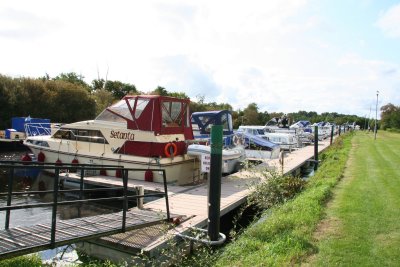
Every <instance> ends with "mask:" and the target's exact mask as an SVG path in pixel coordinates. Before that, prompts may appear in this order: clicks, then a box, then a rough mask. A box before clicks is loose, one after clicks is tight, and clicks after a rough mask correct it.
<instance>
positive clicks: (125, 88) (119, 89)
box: [105, 81, 138, 99]
mask: <svg viewBox="0 0 400 267" xmlns="http://www.w3.org/2000/svg"><path fill="white" fill-rule="evenodd" d="M105 89H106V90H107V91H109V92H111V93H112V95H113V97H114V98H115V99H121V98H123V97H124V96H125V95H127V94H137V93H138V91H137V90H136V87H135V85H133V84H129V83H123V82H120V81H107V82H106V83H105Z"/></svg>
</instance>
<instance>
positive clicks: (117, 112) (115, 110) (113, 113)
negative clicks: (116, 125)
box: [96, 99, 132, 122]
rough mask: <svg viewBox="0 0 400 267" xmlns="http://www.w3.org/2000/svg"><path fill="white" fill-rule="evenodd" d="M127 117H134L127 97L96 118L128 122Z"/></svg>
mask: <svg viewBox="0 0 400 267" xmlns="http://www.w3.org/2000/svg"><path fill="white" fill-rule="evenodd" d="M126 119H132V116H131V112H130V110H129V107H128V104H127V103H126V101H125V99H123V100H120V101H118V102H117V103H116V104H114V105H112V106H111V107H109V108H107V109H105V110H104V111H103V112H102V113H100V115H99V116H97V118H96V120H101V121H111V122H126Z"/></svg>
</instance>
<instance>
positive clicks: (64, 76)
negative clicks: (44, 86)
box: [47, 72, 90, 90]
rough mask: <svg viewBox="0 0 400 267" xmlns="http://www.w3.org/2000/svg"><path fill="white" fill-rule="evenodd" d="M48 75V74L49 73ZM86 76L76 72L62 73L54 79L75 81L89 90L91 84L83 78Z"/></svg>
mask: <svg viewBox="0 0 400 267" xmlns="http://www.w3.org/2000/svg"><path fill="white" fill-rule="evenodd" d="M47 76H48V75H47ZM84 78H85V77H84V76H83V75H80V74H76V73H75V72H68V73H61V74H60V75H58V76H56V77H55V78H53V80H54V81H64V82H69V83H73V84H76V85H80V86H82V87H84V88H85V89H87V90H89V89H90V86H89V85H88V84H87V83H86V82H85V81H84V80H83V79H84Z"/></svg>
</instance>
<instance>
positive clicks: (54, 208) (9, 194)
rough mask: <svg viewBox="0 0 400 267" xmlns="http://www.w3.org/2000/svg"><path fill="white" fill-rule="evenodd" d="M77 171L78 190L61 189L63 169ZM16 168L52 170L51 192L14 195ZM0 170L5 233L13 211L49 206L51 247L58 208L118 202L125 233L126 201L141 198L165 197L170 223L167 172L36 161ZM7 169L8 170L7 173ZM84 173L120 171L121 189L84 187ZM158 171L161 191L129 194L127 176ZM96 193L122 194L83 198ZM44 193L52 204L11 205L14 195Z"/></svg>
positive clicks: (5, 164)
mask: <svg viewBox="0 0 400 267" xmlns="http://www.w3.org/2000/svg"><path fill="white" fill-rule="evenodd" d="M72 168H73V169H76V170H78V173H79V170H80V183H79V184H80V187H79V189H68V190H64V189H61V188H60V172H61V170H64V169H72ZM18 169H40V170H54V173H55V175H54V182H53V189H52V190H40V189H39V190H36V191H34V190H32V191H26V190H22V191H17V192H13V188H14V185H15V181H14V171H15V170H18ZM0 170H4V171H5V172H8V184H7V188H8V190H7V192H5V193H0V197H6V199H7V200H6V205H5V206H1V207H0V212H1V211H5V212H6V213H5V226H4V228H5V229H6V230H7V229H9V226H10V217H11V211H12V210H19V209H28V208H40V207H49V206H50V207H52V220H51V239H50V242H49V246H50V247H53V248H54V247H55V245H56V231H57V229H56V227H57V224H56V221H57V209H58V206H60V205H71V204H75V203H78V204H83V203H90V202H104V201H121V202H122V220H121V228H120V232H125V231H126V218H127V215H126V213H127V211H128V201H129V200H130V199H137V200H139V199H143V198H144V197H164V198H165V205H166V220H167V221H170V218H171V217H170V211H169V201H168V188H167V178H166V172H165V170H164V169H147V168H146V169H136V168H124V167H123V166H116V165H101V166H96V165H93V164H63V165H62V166H60V165H57V164H55V163H52V164H50V163H38V162H29V161H0ZM7 170H8V171H7ZM87 170H106V171H107V170H115V171H117V170H119V171H121V174H122V186H115V187H112V188H91V189H86V188H84V179H85V175H84V174H85V171H87ZM148 170H150V171H157V172H162V175H163V183H164V192H155V193H146V194H144V193H143V194H140V193H139V194H136V195H131V194H129V195H128V174H129V172H133V171H134V172H137V171H142V172H143V171H148ZM98 191H107V192H109V191H120V192H121V191H122V196H117V197H116V196H114V194H111V195H112V196H108V197H102V198H88V199H84V193H92V192H98ZM45 193H49V194H52V195H53V200H52V202H40V203H28V204H14V205H12V199H13V196H16V195H26V194H29V195H34V194H37V195H39V196H40V195H43V194H45ZM61 193H78V194H79V199H77V200H68V201H65V200H61V201H60V199H59V198H60V194H61Z"/></svg>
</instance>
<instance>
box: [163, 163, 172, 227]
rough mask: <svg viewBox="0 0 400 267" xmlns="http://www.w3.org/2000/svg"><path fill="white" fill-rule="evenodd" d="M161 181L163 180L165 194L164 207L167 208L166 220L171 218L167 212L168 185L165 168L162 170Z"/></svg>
mask: <svg viewBox="0 0 400 267" xmlns="http://www.w3.org/2000/svg"><path fill="white" fill-rule="evenodd" d="M163 182H164V194H165V208H166V209H167V220H168V222H169V221H170V220H171V215H170V213H169V200H168V186H167V175H166V174H165V170H163Z"/></svg>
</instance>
